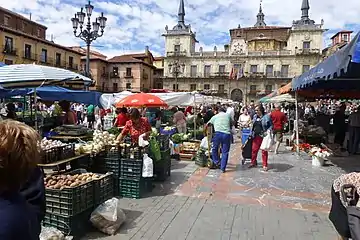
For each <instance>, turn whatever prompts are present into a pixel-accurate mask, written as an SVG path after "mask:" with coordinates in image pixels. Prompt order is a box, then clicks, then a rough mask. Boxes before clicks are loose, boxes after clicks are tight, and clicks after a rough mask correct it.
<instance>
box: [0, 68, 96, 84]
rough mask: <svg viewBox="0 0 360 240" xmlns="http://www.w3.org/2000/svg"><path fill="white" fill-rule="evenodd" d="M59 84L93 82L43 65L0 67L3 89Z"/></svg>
mask: <svg viewBox="0 0 360 240" xmlns="http://www.w3.org/2000/svg"><path fill="white" fill-rule="evenodd" d="M59 82H66V83H74V84H77V83H79V84H84V85H86V86H89V85H91V84H92V82H93V81H92V80H91V79H90V78H88V77H85V76H83V75H81V74H78V73H75V72H72V71H69V70H66V69H62V68H55V67H49V66H43V65H36V64H16V65H7V66H3V67H0V85H1V86H2V87H4V88H14V87H38V86H42V85H50V84H54V83H59Z"/></svg>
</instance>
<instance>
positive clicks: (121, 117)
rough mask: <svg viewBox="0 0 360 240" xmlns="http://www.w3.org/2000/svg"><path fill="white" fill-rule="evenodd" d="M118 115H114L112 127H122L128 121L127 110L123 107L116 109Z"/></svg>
mask: <svg viewBox="0 0 360 240" xmlns="http://www.w3.org/2000/svg"><path fill="white" fill-rule="evenodd" d="M116 111H117V112H118V115H117V117H116V120H115V123H114V127H124V126H125V124H126V122H127V121H129V117H128V112H127V109H126V108H125V107H123V108H120V109H116Z"/></svg>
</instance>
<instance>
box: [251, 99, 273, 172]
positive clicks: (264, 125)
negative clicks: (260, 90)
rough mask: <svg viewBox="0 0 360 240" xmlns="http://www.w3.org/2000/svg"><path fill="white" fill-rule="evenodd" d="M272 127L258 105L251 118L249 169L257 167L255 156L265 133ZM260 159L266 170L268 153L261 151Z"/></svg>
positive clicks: (268, 117)
mask: <svg viewBox="0 0 360 240" xmlns="http://www.w3.org/2000/svg"><path fill="white" fill-rule="evenodd" d="M272 127H273V125H272V121H271V118H270V116H269V115H268V114H265V109H264V107H263V106H262V105H258V106H257V107H256V108H255V115H254V118H253V127H252V137H253V139H252V153H251V164H250V166H249V168H253V167H256V166H257V160H256V159H257V155H258V152H259V150H260V146H261V143H262V141H263V138H264V136H265V135H266V132H267V131H268V130H269V129H271V128H272ZM261 157H262V162H263V164H262V165H263V170H264V171H265V172H266V171H267V170H268V151H265V150H261Z"/></svg>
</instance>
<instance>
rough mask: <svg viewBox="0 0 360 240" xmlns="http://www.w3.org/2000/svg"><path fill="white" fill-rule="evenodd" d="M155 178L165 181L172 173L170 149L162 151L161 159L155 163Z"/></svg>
mask: <svg viewBox="0 0 360 240" xmlns="http://www.w3.org/2000/svg"><path fill="white" fill-rule="evenodd" d="M154 174H155V176H156V177H155V180H157V181H165V180H166V179H167V178H168V177H169V176H170V175H171V155H170V149H169V150H167V151H162V152H161V161H157V162H155V163H154Z"/></svg>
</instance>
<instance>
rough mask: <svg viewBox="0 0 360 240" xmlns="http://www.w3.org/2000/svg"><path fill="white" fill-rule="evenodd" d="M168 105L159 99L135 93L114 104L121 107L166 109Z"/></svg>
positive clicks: (150, 95)
mask: <svg viewBox="0 0 360 240" xmlns="http://www.w3.org/2000/svg"><path fill="white" fill-rule="evenodd" d="M167 106H168V105H167V104H166V103H165V102H164V101H163V100H162V99H161V98H159V97H157V96H154V95H152V94H147V93H136V94H133V95H130V96H127V97H125V98H123V99H122V100H120V101H119V102H117V103H116V104H115V107H116V108H121V107H167Z"/></svg>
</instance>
